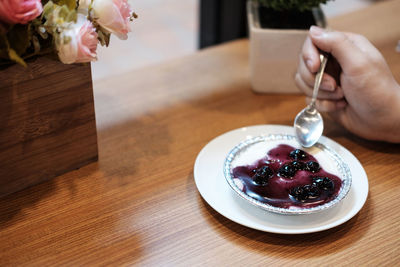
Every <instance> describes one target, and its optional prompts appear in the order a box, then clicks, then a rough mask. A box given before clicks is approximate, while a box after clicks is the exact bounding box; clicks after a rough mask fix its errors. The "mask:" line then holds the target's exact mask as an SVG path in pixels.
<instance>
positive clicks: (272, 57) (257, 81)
mask: <svg viewBox="0 0 400 267" xmlns="http://www.w3.org/2000/svg"><path fill="white" fill-rule="evenodd" d="M316 14H318V13H317V12H315V14H314V18H315V20H316V21H317V24H318V25H319V26H324V25H325V20H324V17H321V16H316ZM247 18H248V25H249V35H250V80H251V85H252V89H253V91H255V92H257V93H279V94H282V93H300V91H299V90H298V89H297V86H296V84H295V82H294V76H295V74H296V71H297V65H298V62H299V55H300V52H301V48H302V46H303V43H304V40H305V39H306V37H307V34H308V30H297V29H269V28H262V27H261V25H260V20H259V17H258V4H257V3H255V2H253V1H250V0H248V1H247Z"/></svg>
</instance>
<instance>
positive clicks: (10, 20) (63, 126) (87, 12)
mask: <svg viewBox="0 0 400 267" xmlns="http://www.w3.org/2000/svg"><path fill="white" fill-rule="evenodd" d="M135 17H136V15H135V14H134V13H133V12H132V11H131V9H130V7H129V5H128V3H127V0H79V1H76V0H42V1H40V0H0V68H1V70H0V99H1V105H0V114H1V116H0V125H1V126H2V127H0V162H1V166H0V196H2V195H6V194H10V193H13V192H16V191H18V190H21V189H23V188H26V187H29V186H31V185H34V184H37V183H40V182H42V181H45V180H48V179H51V178H53V177H56V176H58V175H61V174H63V173H66V172H68V171H71V170H75V169H77V168H80V167H82V166H84V165H86V164H88V163H91V162H94V161H96V160H97V158H98V149H97V131H96V121H95V110H94V97H93V87H92V78H91V67H90V64H71V65H69V64H70V63H79V62H90V61H93V60H96V48H97V46H98V44H100V45H105V46H107V45H108V43H109V40H110V35H111V34H114V35H116V36H117V37H119V38H121V39H126V38H127V33H128V32H129V31H130V28H129V24H130V21H131V20H132V19H133V18H135ZM44 54H45V56H43V55H44ZM13 63H18V64H13ZM63 63H66V64H63ZM19 65H23V66H25V68H22V67H20V66H19Z"/></svg>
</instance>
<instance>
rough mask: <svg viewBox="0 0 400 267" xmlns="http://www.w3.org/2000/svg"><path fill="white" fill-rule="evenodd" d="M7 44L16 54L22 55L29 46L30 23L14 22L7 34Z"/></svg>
mask: <svg viewBox="0 0 400 267" xmlns="http://www.w3.org/2000/svg"><path fill="white" fill-rule="evenodd" d="M7 37H8V43H9V46H10V47H11V48H12V49H13V50H15V52H16V53H17V54H18V55H23V54H24V53H25V51H26V49H28V47H29V46H30V40H31V32H30V25H29V24H28V25H22V24H15V25H14V27H13V28H12V30H11V31H10V32H8V34H7Z"/></svg>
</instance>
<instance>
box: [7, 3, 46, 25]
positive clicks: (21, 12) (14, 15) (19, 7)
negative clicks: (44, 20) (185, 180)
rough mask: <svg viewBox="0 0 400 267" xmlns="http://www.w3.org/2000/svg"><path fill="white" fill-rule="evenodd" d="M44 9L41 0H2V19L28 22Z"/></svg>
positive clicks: (12, 22)
mask: <svg viewBox="0 0 400 267" xmlns="http://www.w3.org/2000/svg"><path fill="white" fill-rule="evenodd" d="M42 11H43V6H42V2H41V1H40V0H1V1H0V21H3V22H6V23H9V24H17V23H20V24H27V23H28V22H29V21H31V20H33V19H34V18H36V17H37V16H39V15H40V14H41V13H42Z"/></svg>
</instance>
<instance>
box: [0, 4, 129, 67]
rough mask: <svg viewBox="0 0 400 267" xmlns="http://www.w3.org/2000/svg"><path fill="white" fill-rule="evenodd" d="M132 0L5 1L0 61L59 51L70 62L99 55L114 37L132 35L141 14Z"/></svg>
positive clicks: (0, 22) (1, 16)
mask: <svg viewBox="0 0 400 267" xmlns="http://www.w3.org/2000/svg"><path fill="white" fill-rule="evenodd" d="M136 17H137V16H136V14H135V13H134V12H132V10H131V7H130V6H129V4H128V2H127V0H41V1H40V0H1V1H0V64H1V65H4V64H10V63H13V62H16V63H19V64H21V65H23V66H26V62H25V60H26V59H28V58H31V57H34V56H36V55H42V54H48V53H54V54H57V55H58V58H59V59H60V61H61V62H63V63H65V64H71V63H82V62H89V61H94V60H96V59H97V54H96V49H97V45H98V44H101V45H103V46H108V44H109V41H110V35H111V34H114V35H116V36H117V37H118V38H120V39H126V38H127V33H128V32H129V31H130V25H129V24H130V22H131V21H132V20H133V19H134V18H136Z"/></svg>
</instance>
